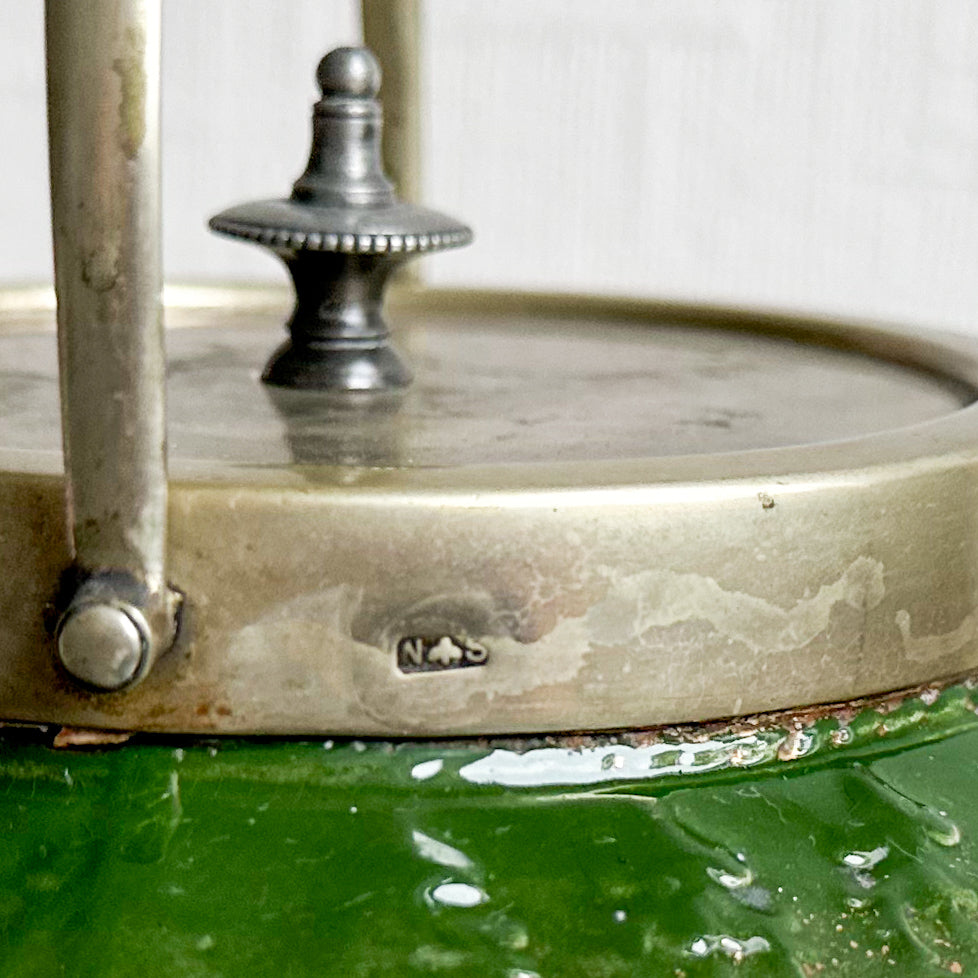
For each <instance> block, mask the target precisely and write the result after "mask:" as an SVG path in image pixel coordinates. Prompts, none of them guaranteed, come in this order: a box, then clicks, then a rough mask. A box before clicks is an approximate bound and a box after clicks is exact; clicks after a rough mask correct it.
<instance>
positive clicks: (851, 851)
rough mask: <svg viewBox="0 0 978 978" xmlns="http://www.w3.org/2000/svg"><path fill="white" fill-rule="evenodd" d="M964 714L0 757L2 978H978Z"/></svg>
mask: <svg viewBox="0 0 978 978" xmlns="http://www.w3.org/2000/svg"><path fill="white" fill-rule="evenodd" d="M972 695H973V694H972V693H971V692H970V691H968V690H967V689H965V688H963V687H958V688H953V689H951V690H948V691H947V692H946V693H944V694H943V695H942V696H941V697H940V698H939V699H938V700H937V701H936V702H935V703H933V704H932V705H930V706H925V705H924V704H923V703H921V702H920V701H919V700H916V701H910V702H908V703H906V704H905V705H904V706H902V707H901V708H900V709H898V710H897V711H896V712H894V713H891V714H889V715H888V716H886V717H882V716H881V715H880V714H878V713H875V712H866V713H864V714H862V715H860V716H859V717H857V718H856V719H855V720H853V722H852V723H851V724H850V725H849V726H848V727H840V725H839V722H838V721H837V720H835V719H823V720H820V721H818V722H816V723H815V724H814V725H813V726H811V727H809V728H807V729H804V730H801V731H796V732H795V733H792V734H790V735H788V736H786V735H785V732H784V730H771V731H760V732H758V731H754V732H749V731H748V732H740V733H733V732H727V733H724V734H716V735H714V736H713V738H712V739H707V740H702V741H701V742H693V741H686V742H683V743H668V742H664V741H661V740H660V741H656V742H648V743H643V742H636V741H631V742H629V743H614V742H610V741H609V742H607V743H605V744H602V745H598V746H594V745H593V744H592V745H589V746H585V747H578V748H574V749H571V748H567V747H561V746H547V745H546V744H543V745H540V746H537V747H535V748H533V749H530V750H524V751H522V752H520V751H518V750H515V749H512V748H507V747H502V746H495V747H487V746H486V745H484V744H482V745H479V744H458V743H456V744H453V745H447V746H446V745H417V744H415V745H401V746H392V745H388V744H358V743H342V744H340V743H337V744H332V743H329V742H327V743H326V744H324V743H322V742H321V741H320V742H315V743H312V742H286V741H264V742H261V741H251V742H249V741H224V742H221V743H213V744H201V743H197V744H187V743H184V744H181V745H179V746H178V745H177V744H176V743H174V742H169V741H167V742H163V741H159V740H157V741H155V742H143V743H135V742H133V743H130V744H127V745H125V746H122V747H118V748H114V749H102V750H95V751H80V750H54V749H52V748H50V747H48V746H45V745H44V744H42V743H39V742H38V740H37V738H36V737H32V736H29V735H23V734H14V733H11V734H9V735H8V737H7V738H6V739H5V740H4V741H2V743H0V840H2V841H0V947H2V951H0V975H3V976H4V978H7V976H31V978H37V976H45V978H46V976H56V975H69V976H72V978H89V976H91V978H122V976H127V978H128V976H132V978H156V976H167V978H182V976H194V978H217V976H227V978H232V976H233V978H242V976H264V975H269V976H275V978H299V976H317V978H321V976H333V975H335V976H344V978H348V976H415V975H446V976H452V975H458V976H469V975H472V976H476V975H478V976H498V978H518V976H519V978H525V976H532V975H539V976H541V978H551V976H553V978H572V976H582V978H585V976H586V978H615V976H652V978H657V976H666V978H669V976H684V975H685V976H687V978H694V976H706V975H728V974H730V975H733V974H736V975H743V976H761V975H770V976H779V978H780V976H785V975H800V976H804V978H811V976H813V975H821V974H824V975H826V976H828V975H894V976H896V975H906V976H913V978H921V976H928V975H945V974H949V973H950V974H965V975H968V974H975V973H978V850H976V841H978V777H976V775H978V717H976V716H975V712H974V703H973V701H972Z"/></svg>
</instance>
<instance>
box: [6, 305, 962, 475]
mask: <svg viewBox="0 0 978 978" xmlns="http://www.w3.org/2000/svg"><path fill="white" fill-rule="evenodd" d="M473 305H474V308H472V309H469V310H466V311H465V312H464V313H453V312H444V311H443V312H432V311H430V310H429V311H422V312H413V313H412V312H408V313H407V314H405V315H401V316H400V317H399V319H398V323H399V325H400V326H401V329H400V330H399V331H398V340H399V343H400V344H401V345H402V346H403V348H404V350H405V351H406V353H407V355H408V360H409V361H410V362H411V363H412V367H413V369H414V370H415V373H416V374H417V378H416V382H415V384H414V385H413V386H412V388H411V389H410V390H409V391H408V392H407V394H406V395H405V396H403V397H401V398H396V399H373V400H365V399H363V398H361V399H357V398H356V397H350V396H345V397H339V398H338V397H336V396H335V395H334V396H330V395H323V394H317V393H314V392H308V391H300V392H295V391H285V390H281V389H277V388H269V387H265V386H263V385H262V384H260V383H259V382H258V372H259V371H260V370H261V368H262V366H263V364H264V362H265V360H266V359H267V356H268V354H269V352H270V350H271V349H272V348H273V347H274V346H275V345H276V344H277V343H278V341H279V340H280V338H281V335H282V327H281V324H282V321H283V319H284V318H285V315H286V311H287V304H286V303H283V304H282V306H281V308H279V309H278V310H261V311H258V312H254V311H252V312H247V311H241V310H238V311H234V312H233V313H231V312H227V313H223V312H218V313H215V312H214V310H209V309H205V310H198V311H194V310H180V309H175V310H170V312H169V318H170V320H171V325H173V326H174V327H177V328H174V329H172V330H171V331H170V333H169V337H168V347H169V371H168V372H169V390H168V414H169V435H168V437H169V447H170V458H171V468H173V469H175V470H177V471H179V467H180V463H181V461H193V462H198V463H200V462H210V463H211V465H212V466H213V467H215V468H219V469H221V470H223V471H227V470H229V469H233V467H235V466H240V465H265V466H270V465H286V464H290V463H295V464H304V465H331V466H337V465H359V466H369V467H374V468H390V467H394V466H397V467H406V468H422V469H424V468H446V467H448V468H458V467H462V466H473V465H507V464H508V465H520V464H527V463H530V464H532V463H538V464H539V463H553V462H569V463H574V462H593V461H602V460H623V459H624V460H629V459H646V458H657V457H664V456H675V455H689V454H710V453H714V452H734V451H744V450H750V449H767V448H774V447H782V446H797V445H812V444H819V443H823V442H831V441H837V440H840V439H852V438H856V437H859V436H862V435H866V434H870V433H874V432H880V431H887V430H892V429H894V428H899V427H903V426H906V425H910V424H915V423H918V422H921V421H927V420H931V419H934V418H939V417H941V416H943V415H947V414H950V413H953V412H954V411H956V410H957V409H959V408H961V407H963V406H965V405H966V404H968V403H970V401H972V400H974V390H973V388H972V387H971V386H970V385H967V384H963V383H960V382H956V381H955V380H954V379H953V378H952V377H950V376H947V375H940V374H936V373H931V372H928V371H926V370H924V369H921V367H920V366H916V365H912V364H900V363H895V362H890V361H887V360H886V359H883V358H880V357H877V356H873V355H870V354H868V353H867V352H864V351H860V350H853V349H849V350H846V349H838V348H834V347H833V346H831V345H826V344H824V343H817V342H809V341H808V339H809V338H807V337H802V338H800V339H799V338H796V337H793V336H792V335H791V331H790V327H788V326H786V328H785V330H784V335H764V334H762V333H758V332H751V331H749V330H746V329H743V330H735V329H729V328H722V327H720V326H718V325H717V324H716V323H715V322H711V321H710V317H709V316H708V315H704V317H703V319H704V321H703V322H701V323H697V322H695V321H693V322H688V321H687V322H683V321H678V322H677V321H670V319H669V317H668V314H664V315H662V316H658V317H656V318H654V319H653V318H651V317H649V318H648V319H647V320H646V321H645V322H643V321H641V320H638V321H636V320H635V319H629V318H621V319H617V320H616V318H615V317H614V316H608V315H606V314H605V315H601V314H600V313H599V314H598V315H595V316H593V317H589V316H588V315H587V313H586V312H585V313H583V314H582V313H580V312H577V313H574V314H571V315H568V316H565V317H560V316H554V315H552V314H551V315H549V316H548V315H535V316H533V317H532V318H531V317H527V316H525V315H519V314H515V315H514V314H511V313H507V312H502V313H500V312H496V311H493V309H492V308H491V305H490V304H489V303H486V304H485V305H484V307H483V308H479V306H480V304H479V303H474V304H473ZM215 324H219V325H215ZM181 326H184V327H186V326H196V327H197V328H179V327H181ZM229 327H233V329H232V328H229ZM0 448H3V449H15V450H16V449H20V450H25V449H30V450H47V451H52V452H54V451H58V450H59V448H60V432H59V429H58V377H57V363H56V348H55V341H54V337H53V336H52V335H50V334H48V333H45V332H43V331H40V332H38V333H36V334H30V333H25V332H18V333H16V334H14V335H8V336H4V337H3V341H2V342H0Z"/></svg>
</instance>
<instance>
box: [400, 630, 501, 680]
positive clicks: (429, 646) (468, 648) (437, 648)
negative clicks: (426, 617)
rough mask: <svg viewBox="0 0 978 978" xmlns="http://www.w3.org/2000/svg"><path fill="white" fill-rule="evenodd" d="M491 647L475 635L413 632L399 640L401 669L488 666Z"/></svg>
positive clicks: (416, 669) (411, 670)
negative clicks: (457, 635)
mask: <svg viewBox="0 0 978 978" xmlns="http://www.w3.org/2000/svg"><path fill="white" fill-rule="evenodd" d="M488 661H489V650H488V649H487V648H486V647H485V646H484V645H481V644H480V643H479V642H475V641H473V640H472V639H469V638H466V639H461V638H453V637H452V636H451V635H436V636H427V635H425V636H412V637H410V638H402V639H401V640H400V641H399V642H398V643H397V667H398V669H400V670H401V672H408V673H411V672H444V671H445V670H447V669H466V668H468V667H470V666H484V665H485V664H486V663H487V662H488Z"/></svg>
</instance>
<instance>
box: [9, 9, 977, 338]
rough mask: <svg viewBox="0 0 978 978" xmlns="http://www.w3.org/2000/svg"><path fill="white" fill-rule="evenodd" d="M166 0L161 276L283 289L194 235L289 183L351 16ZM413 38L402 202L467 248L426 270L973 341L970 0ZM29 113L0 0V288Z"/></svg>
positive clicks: (26, 24)
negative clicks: (420, 108) (748, 307)
mask: <svg viewBox="0 0 978 978" xmlns="http://www.w3.org/2000/svg"><path fill="white" fill-rule="evenodd" d="M65 2H68V0H65ZM164 7H165V11H164V13H165V21H164V29H165V40H164V136H163V138H164V213H165V228H164V244H165V249H164V251H165V262H166V272H167V276H168V278H169V279H171V280H175V281H221V280H228V279H241V278H248V279H264V280H272V281H284V275H283V274H282V272H281V271H280V269H279V268H278V266H277V264H276V263H275V261H274V259H270V258H268V257H265V256H263V255H262V254H261V253H260V252H259V251H258V249H255V248H249V247H248V246H245V245H242V244H238V243H234V242H227V241H222V240H220V239H218V238H215V237H214V236H213V235H209V234H208V233H207V232H206V231H205V230H204V224H205V222H206V218H207V217H208V216H209V215H210V214H211V213H214V212H215V211H217V210H220V209H221V208H223V207H225V206H227V205H228V204H231V203H234V202H237V201H239V200H242V199H245V198H250V197H255V196H275V195H279V194H284V193H287V192H288V190H289V187H290V185H291V182H292V180H293V179H294V178H295V177H296V176H297V175H298V173H299V172H300V171H301V170H302V169H303V166H304V164H305V157H306V153H307V149H308V132H309V108H310V106H311V104H312V102H313V101H314V100H315V98H316V94H317V93H316V89H315V85H314V82H313V73H314V70H315V66H316V62H317V61H318V59H319V57H320V55H321V54H322V53H324V52H325V51H326V50H327V49H329V48H330V47H332V46H334V45H335V44H338V43H350V42H352V41H355V40H356V39H357V37H358V33H359V17H358V13H357V6H356V4H355V3H352V2H349V0H276V2H271V0H164ZM423 39H424V45H423V62H424V78H423V89H424V97H425V105H426V122H425V128H424V132H423V134H422V138H423V153H424V159H425V173H424V181H423V182H424V187H425V193H424V196H425V199H426V202H427V203H429V204H430V205H432V206H435V207H438V208H440V209H443V210H446V211H448V212H450V213H453V214H456V215H457V216H459V217H463V218H465V219H467V220H468V221H469V222H471V223H472V224H473V226H474V227H475V229H476V233H477V244H476V245H475V246H473V247H472V248H470V249H468V250H467V251H464V252H458V253H454V254H451V255H445V256H438V257H436V258H433V259H430V260H428V261H427V262H426V263H424V265H425V266H426V267H427V270H428V278H429V280H430V281H432V282H434V283H436V284H439V285H456V284H461V285H469V284H471V285H480V286H493V287H499V288H540V289H559V290H567V291H575V292H607V293H616V294H623V293H625V294H627V293H631V294H638V295H651V296H664V297H678V298H691V299H706V300H717V301H722V302H733V303H738V304H755V303H756V304H762V305H768V306H770V305H774V306H782V307H788V308H793V309H802V310H809V311H825V312H835V313H842V314H848V315H854V316H861V317H865V316H868V317H875V318H885V319H893V320H898V321H902V322H910V323H920V324H922V325H928V326H942V327H947V328H953V329H956V330H960V331H965V332H970V333H975V334H978V315H976V312H978V275H976V274H975V269H976V268H978V5H976V4H974V3H973V2H971V0H616V2H598V0H493V2H487V0H427V3H426V5H425V7H424V30H423ZM43 99H44V68H43V24H42V5H41V3H40V2H39V0H29V2H27V3H24V2H15V0H0V126H2V128H0V132H2V144H0V147H2V148H0V281H3V282H25V281H26V282H34V281H38V280H45V281H46V280H49V279H50V277H51V272H50V257H49V237H48V223H47V222H48V211H47V173H46V150H45V131H44V125H45V121H44V102H43ZM422 267H424V266H422Z"/></svg>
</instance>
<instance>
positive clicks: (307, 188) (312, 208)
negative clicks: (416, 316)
mask: <svg viewBox="0 0 978 978" xmlns="http://www.w3.org/2000/svg"><path fill="white" fill-rule="evenodd" d="M316 75H317V79H318V81H319V85H320V88H321V90H322V95H323V97H322V99H321V101H319V102H318V103H317V104H316V107H315V112H314V116H313V140H312V150H311V152H310V155H309V164H308V166H307V167H306V171H305V172H304V173H303V174H302V176H301V177H299V179H298V180H297V181H296V182H295V184H294V186H293V189H292V196H291V197H290V198H289V199H288V200H268V201H259V202H254V203H249V204H242V205H239V206H237V207H232V208H230V209H228V210H226V211H223V212H222V213H220V214H218V215H217V216H215V217H213V218H211V220H210V227H211V228H212V229H213V230H214V231H218V232H220V233H222V234H227V235H231V236H233V237H239V238H245V239H247V240H252V241H256V242H258V243H259V244H262V245H265V246H266V247H268V248H270V249H271V250H272V251H274V252H275V253H276V254H277V255H278V256H279V257H280V258H281V259H282V261H283V262H285V265H286V267H287V268H288V270H289V273H290V274H291V276H292V280H293V282H294V283H295V293H296V302H295V309H294V311H293V313H292V318H291V319H290V320H289V323H288V329H289V333H290V334H291V338H290V339H289V340H287V341H286V342H285V343H284V344H283V345H282V346H281V347H280V348H279V349H278V350H277V351H276V352H275V354H274V355H273V356H272V358H271V360H270V361H269V362H268V365H267V367H266V368H265V372H264V374H263V378H262V379H263V380H264V381H265V382H266V383H268V384H273V385H277V386H282V387H294V388H306V389H315V390H350V391H381V390H393V389H397V388H401V387H405V386H407V384H409V383H410V381H411V372H410V370H409V369H408V367H407V366H406V364H405V363H404V362H403V361H402V359H401V358H400V356H399V355H398V354H397V352H396V351H395V350H394V349H393V347H392V346H391V345H390V341H389V331H388V328H387V323H386V322H385V321H384V317H383V314H382V311H381V306H382V303H383V295H384V288H385V286H386V284H387V281H388V279H389V277H390V275H391V273H392V272H393V271H394V269H395V268H397V267H398V266H399V265H400V264H402V263H403V262H404V261H406V260H408V259H409V258H413V257H415V256H416V255H420V254H424V253H426V252H431V251H441V250H444V249H446V248H455V247H459V246H461V245H465V244H468V243H469V241H471V240H472V232H471V230H470V229H469V228H468V227H466V226H465V225H464V224H460V223H459V222H458V221H456V220H454V219H453V218H450V217H446V216H445V215H443V214H439V213H437V212H435V211H430V210H427V209H424V208H421V207H416V206H414V205H412V204H406V203H402V202H400V201H398V200H397V198H396V196H395V194H394V189H393V186H392V185H391V183H390V181H389V180H388V179H387V177H386V176H385V175H384V171H383V166H382V164H381V159H380V148H381V147H380V137H381V108H380V104H379V103H378V102H377V98H376V97H377V93H378V91H379V90H380V67H379V65H378V64H377V60H376V59H375V58H374V56H373V55H372V54H371V53H370V52H369V51H368V50H367V49H366V48H337V49H336V50H334V51H331V52H330V53H329V54H327V55H326V57H324V58H323V59H322V61H321V62H320V63H319V69H318V71H317V73H316Z"/></svg>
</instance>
